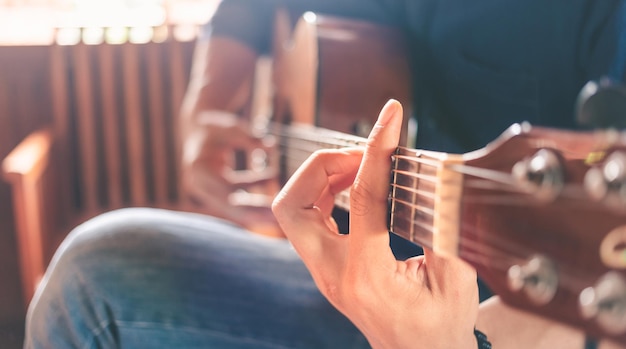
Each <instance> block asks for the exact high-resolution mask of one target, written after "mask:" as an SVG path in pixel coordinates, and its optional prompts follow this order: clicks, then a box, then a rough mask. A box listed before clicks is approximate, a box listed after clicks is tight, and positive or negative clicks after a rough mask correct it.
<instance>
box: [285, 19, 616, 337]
mask: <svg viewBox="0 0 626 349" xmlns="http://www.w3.org/2000/svg"><path fill="white" fill-rule="evenodd" d="M308 16H309V18H307V15H305V16H304V18H303V19H302V20H301V21H300V22H298V24H297V25H296V26H295V30H294V31H293V33H294V34H293V35H292V36H290V35H286V34H284V33H283V34H280V33H279V34H277V37H278V38H279V40H278V42H279V43H278V44H277V50H278V52H277V57H278V59H277V62H278V63H277V66H276V68H275V71H276V72H278V73H281V74H280V75H281V77H279V78H276V86H277V91H276V96H277V101H276V104H275V111H277V112H276V115H277V119H276V120H275V121H277V124H276V126H275V127H273V131H274V132H275V133H276V134H277V135H278V136H279V137H280V139H281V142H280V143H281V147H282V150H283V152H282V153H283V155H282V161H281V163H282V164H283V170H284V172H285V175H286V176H287V175H289V174H290V173H292V172H293V171H294V170H295V169H296V168H297V167H298V166H299V165H300V164H301V162H302V161H303V160H304V159H305V158H306V157H307V156H308V155H309V154H311V153H312V152H313V151H315V150H317V149H322V148H339V147H348V146H359V145H363V144H364V138H361V137H359V136H355V135H353V133H354V131H356V130H358V129H361V128H362V127H361V126H363V125H367V123H368V122H373V121H372V120H373V119H374V118H375V116H376V115H378V111H379V109H380V106H382V105H383V104H384V102H385V101H386V100H387V99H388V98H390V97H395V98H401V99H404V104H405V105H409V103H408V102H407V101H408V99H409V96H410V86H409V84H408V80H409V75H408V65H406V61H404V60H402V58H401V57H406V56H401V55H403V54H405V52H403V48H402V41H401V40H397V39H394V40H392V39H391V38H393V37H396V38H398V36H397V33H396V32H394V31H393V29H391V28H385V27H382V28H380V27H379V26H372V25H370V24H366V23H362V22H357V21H343V20H342V21H338V20H334V19H332V18H329V17H320V16H314V15H312V14H310V15H308ZM283 24H284V23H283ZM277 27H278V28H280V24H279V25H278V26H277ZM282 28H283V29H282V30H283V31H284V32H289V33H291V27H290V26H289V25H284V26H283V27H282ZM279 32H280V30H279ZM363 33H365V34H363ZM373 33H376V34H373ZM381 39H382V40H381ZM337 40H339V42H340V43H342V45H343V46H342V45H339V44H337ZM351 40H355V41H351ZM348 41H350V42H352V43H354V42H360V44H362V45H365V46H363V47H365V49H364V50H366V51H367V50H372V52H374V53H371V54H370V57H371V56H375V55H376V52H378V53H381V54H382V53H385V54H382V55H381V56H380V60H379V61H378V62H377V63H376V64H379V65H382V66H381V67H379V68H378V69H380V70H381V71H383V72H384V73H382V74H383V75H384V74H388V75H385V76H386V77H385V79H387V78H391V79H396V78H397V79H399V80H398V81H401V82H402V81H404V82H402V83H396V84H394V83H392V84H390V85H391V86H395V87H396V88H398V86H400V88H398V90H395V91H392V90H384V91H378V94H376V95H372V93H373V92H367V93H369V94H365V92H363V93H364V94H363V96H365V97H362V99H361V100H362V101H363V102H364V103H363V104H368V105H370V106H369V107H368V108H369V109H367V108H364V107H363V104H361V105H360V106H358V107H357V108H363V109H360V110H358V111H357V112H356V113H352V114H351V113H348V112H347V110H348V108H347V107H343V109H342V108H339V112H337V108H335V109H333V108H330V107H328V105H330V104H332V103H338V102H328V101H327V100H325V99H324V97H320V94H319V93H321V94H323V95H324V93H325V92H324V89H325V88H329V89H333V88H334V89H335V91H337V89H339V90H341V89H340V88H339V87H329V86H328V85H324V84H326V82H325V81H324V79H325V78H327V77H328V76H329V75H328V74H331V75H332V74H334V77H336V78H339V80H340V81H343V82H346V81H345V80H341V78H342V76H349V75H350V74H353V73H350V72H347V71H345V69H349V68H346V67H345V66H344V67H343V68H341V67H334V68H333V69H335V70H334V73H330V72H328V71H323V70H324V68H326V67H324V66H323V64H324V57H328V56H327V55H329V54H331V53H330V51H333V53H332V54H335V55H337V54H338V53H337V51H336V50H337V49H338V48H342V49H344V50H345V49H348V47H349V46H350V45H348ZM331 42H332V44H331ZM363 42H369V43H368V44H363ZM333 45H334V46H333ZM367 45H370V46H367ZM331 47H332V50H329V51H325V50H326V49H329V48H331ZM368 47H369V48H368ZM355 50H357V51H358V50H363V48H361V49H358V48H355ZM377 50H378V51H377ZM302 52H304V53H302ZM357 54H358V55H360V54H363V51H361V52H360V53H357ZM345 55H346V56H345V57H346V61H347V62H351V61H352V60H351V59H350V58H349V57H350V53H347V54H345ZM389 57H393V58H392V59H391V61H390V60H389V59H388V58H389ZM335 58H337V57H335ZM336 61H337V60H335V62H336ZM385 62H386V63H385ZM358 64H361V63H358ZM297 66H300V68H297ZM328 68H329V69H330V67H328ZM352 68H353V67H352ZM298 69H300V70H298ZM342 69H344V71H342ZM356 69H357V71H358V69H364V68H363V67H360V68H356ZM372 69H373V68H372ZM342 74H343V75H342ZM357 75H358V74H357ZM285 76H291V77H294V78H293V79H286V78H284V77H285ZM361 77H362V78H363V77H364V76H361ZM365 78H366V79H367V77H365ZM371 78H372V79H374V80H377V79H378V78H379V77H378V75H376V73H373V76H371ZM335 80H336V79H335ZM372 83H373V84H375V85H373V86H388V85H387V84H384V83H381V82H377V81H374V82H372ZM360 84H364V83H362V82H359V83H358V84H357V85H360ZM342 88H345V86H344V87H342ZM368 90H372V89H371V88H369V89H368ZM373 90H376V89H375V88H374V89H373ZM295 91H299V92H297V93H296V92H295ZM316 91H318V92H316ZM348 92H349V91H343V92H342V93H344V96H345V93H348ZM356 93H362V92H361V91H357V92H356ZM324 96H329V95H328V94H325V95H324ZM337 97H338V98H337V99H341V97H339V96H337ZM352 100H354V99H352ZM357 100H359V99H357ZM324 103H328V104H324ZM366 109H367V110H366ZM333 110H334V111H333ZM625 112H626V111H625ZM333 113H334V114H333ZM363 115H368V116H369V117H370V118H369V119H365V120H361V119H360V118H361V117H363ZM329 125H334V126H337V125H339V130H337V129H335V130H330V129H329V128H330V127H328V126H329ZM363 128H367V127H363ZM390 171H391V178H392V181H391V183H390V191H389V203H390V212H389V230H390V231H391V232H392V233H395V234H397V235H399V236H401V237H403V238H405V239H407V240H409V241H412V242H415V243H417V244H419V245H421V246H423V247H424V248H428V249H432V250H434V251H435V252H437V253H445V254H450V255H454V256H458V257H459V258H461V259H463V260H465V261H467V262H468V263H469V264H471V265H472V266H473V267H474V268H476V270H477V271H478V274H479V276H480V277H481V278H482V279H483V280H485V282H486V283H487V284H488V285H489V286H490V288H491V289H492V290H493V291H494V292H495V293H496V294H498V295H499V296H500V297H501V298H502V299H503V300H504V301H505V302H506V303H508V304H510V305H512V306H514V307H517V308H520V309H523V310H526V311H529V312H532V313H535V314H538V315H541V316H544V317H547V318H550V319H554V320H556V321H559V322H562V323H565V324H569V325H572V326H575V327H577V328H580V329H582V330H584V331H585V332H586V333H588V334H589V335H592V336H596V337H608V338H611V339H613V340H616V341H617V342H619V343H626V133H620V132H617V131H611V130H606V131H588V132H583V131H580V132H574V131H564V130H556V129H549V128H541V127H533V126H531V125H529V124H516V125H512V126H511V127H510V128H509V129H508V130H506V131H505V132H504V133H503V134H502V135H501V136H500V137H499V138H497V139H496V140H494V141H493V142H491V143H490V144H488V145H487V146H486V147H484V148H483V149H480V150H477V151H474V152H470V153H467V154H446V153H440V152H433V151H423V150H416V149H411V148H409V147H399V148H398V149H397V151H396V153H395V155H394V156H393V166H392V168H391V169H390ZM337 205H338V206H340V207H343V208H345V209H347V210H349V202H348V199H347V194H346V193H342V195H339V196H338V198H337Z"/></svg>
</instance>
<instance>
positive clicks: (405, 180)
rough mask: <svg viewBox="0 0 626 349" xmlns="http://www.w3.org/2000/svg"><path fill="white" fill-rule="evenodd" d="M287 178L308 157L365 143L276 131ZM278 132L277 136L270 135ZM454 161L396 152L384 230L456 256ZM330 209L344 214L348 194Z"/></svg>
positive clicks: (302, 130) (290, 129) (301, 130)
mask: <svg viewBox="0 0 626 349" xmlns="http://www.w3.org/2000/svg"><path fill="white" fill-rule="evenodd" d="M274 130H275V131H274V133H275V134H277V135H279V136H280V137H281V139H282V142H281V145H282V147H283V149H282V150H283V151H282V153H283V157H284V160H285V168H286V174H287V176H290V175H291V174H293V172H295V170H296V169H297V168H298V167H299V166H300V164H302V162H303V161H304V160H305V159H306V157H308V156H309V155H311V154H312V153H313V152H314V151H316V150H320V149H338V148H345V147H363V146H365V142H366V139H364V138H361V137H356V136H352V135H348V134H344V133H341V132H336V131H331V130H326V129H322V128H318V127H314V126H310V125H290V126H284V125H280V126H277V127H275V128H274ZM276 130H278V131H276ZM459 162H460V156H457V155H450V154H445V153H440V152H433V151H418V150H413V149H408V148H404V147H398V149H397V150H396V152H395V154H394V155H393V159H392V168H391V169H390V192H389V195H390V196H389V200H390V212H389V213H390V219H389V230H390V231H391V232H392V233H394V234H397V235H399V236H401V237H403V238H405V239H406V240H409V241H411V242H414V243H417V244H419V245H421V246H423V247H426V248H430V249H433V250H434V251H436V252H439V253H452V254H454V255H456V254H457V253H458V242H459V231H460V230H459V225H460V218H459V215H460V207H459V205H460V199H461V187H462V185H461V180H462V175H461V174H460V173H459V172H457V171H453V170H450V168H449V167H450V166H451V165H454V164H458V163H459ZM335 205H336V206H337V207H339V208H341V209H344V210H346V211H349V210H350V191H349V189H346V190H344V191H342V192H341V193H339V194H337V196H336V198H335Z"/></svg>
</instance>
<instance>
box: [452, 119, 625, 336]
mask: <svg viewBox="0 0 626 349" xmlns="http://www.w3.org/2000/svg"><path fill="white" fill-rule="evenodd" d="M463 157H464V160H465V161H464V164H463V168H466V169H471V171H468V172H466V174H465V176H464V180H463V183H464V185H463V195H462V204H461V207H462V209H461V212H462V218H461V222H462V223H461V228H460V229H461V238H460V239H461V241H460V249H459V255H460V256H461V258H463V259H465V260H466V261H468V262H469V263H470V264H472V265H473V266H474V267H476V269H477V271H478V273H479V275H480V276H481V277H482V278H483V279H484V280H485V281H486V282H487V284H488V285H489V286H490V287H491V288H492V289H493V290H494V292H495V293H496V294H498V295H500V296H501V297H502V299H503V300H504V301H505V302H507V303H509V304H511V305H513V306H516V307H518V308H521V309H524V310H528V311H531V312H534V313H537V314H540V315H543V316H546V317H549V318H553V319H555V320H557V321H561V322H564V323H567V324H570V325H573V326H576V327H579V328H582V329H584V330H585V331H587V332H588V333H589V334H591V335H595V336H598V337H610V338H613V339H616V340H618V341H620V342H622V343H623V342H626V133H620V132H617V131H589V132H574V131H563V130H554V129H547V128H536V127H531V126H530V125H514V126H512V127H511V128H510V129H509V130H507V132H505V133H504V134H503V135H502V136H501V137H500V138H499V139H497V140H496V141H494V142H493V143H491V144H489V145H488V146H487V147H485V148H484V149H482V150H479V151H476V152H472V153H468V154H465V155H464V156H463Z"/></svg>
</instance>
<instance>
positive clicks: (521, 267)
mask: <svg viewBox="0 0 626 349" xmlns="http://www.w3.org/2000/svg"><path fill="white" fill-rule="evenodd" d="M507 281H508V286H509V289H510V290H511V291H514V292H519V291H522V292H523V293H524V294H526V296H527V297H528V299H529V300H530V301H532V302H533V303H535V304H537V305H544V304H547V303H549V302H550V301H551V300H552V299H553V298H554V295H555V294H556V291H557V289H558V286H559V276H558V273H557V270H556V266H555V265H554V263H553V262H552V261H551V260H550V259H548V258H547V257H545V256H542V255H535V256H532V257H531V258H529V259H528V260H527V261H525V262H524V263H523V264H516V265H513V266H511V267H510V268H509V270H508V271H507Z"/></svg>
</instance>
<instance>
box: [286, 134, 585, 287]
mask: <svg viewBox="0 0 626 349" xmlns="http://www.w3.org/2000/svg"><path fill="white" fill-rule="evenodd" d="M304 134H306V133H304ZM335 135H336V134H333V135H329V136H330V137H335ZM302 136H303V135H300V138H299V139H298V140H297V141H294V140H292V141H291V142H285V143H283V145H285V144H286V145H290V146H291V149H292V150H295V151H299V152H301V153H303V154H304V157H293V156H290V159H291V160H294V159H295V160H297V162H298V163H302V162H303V161H304V160H305V159H306V158H307V157H308V156H309V155H310V154H311V153H313V152H314V151H316V150H319V149H324V148H328V147H329V146H332V148H335V149H337V148H345V147H351V146H360V145H362V141H361V140H357V141H355V140H354V139H350V140H343V141H341V142H335V141H330V140H328V141H325V142H319V140H318V139H315V140H313V139H310V140H306V141H305V142H302V138H301V137H302ZM309 142H313V143H314V144H315V146H313V147H312V146H309V145H310V143H309ZM294 143H295V144H304V146H300V147H299V148H296V149H294V148H293V146H294ZM395 156H396V157H398V158H400V159H403V160H409V161H413V162H416V163H418V164H419V165H426V166H433V167H435V166H439V165H440V161H438V160H431V159H423V158H419V157H418V158H415V157H409V156H403V155H395ZM450 169H451V170H454V171H457V172H459V173H463V174H467V175H472V176H475V177H479V178H483V179H484V180H469V181H467V182H466V183H465V184H464V187H466V188H467V187H473V188H476V189H483V190H494V191H510V192H511V191H512V192H518V193H520V194H528V193H527V192H526V191H524V190H522V189H521V188H520V186H519V185H518V184H517V183H516V182H515V181H514V178H513V177H512V176H511V175H510V174H508V173H503V172H497V171H492V170H486V169H482V168H477V167H472V166H467V165H452V166H450ZM395 173H397V174H399V175H401V176H410V177H413V179H418V180H420V181H427V182H431V183H434V182H436V179H437V178H436V176H432V175H431V176H428V175H423V174H418V173H414V172H410V171H403V170H395ZM396 187H399V186H398V185H397V184H396ZM402 189H405V190H409V191H411V193H412V194H416V195H421V196H425V197H429V198H433V197H434V193H432V192H431V193H429V192H426V191H424V190H417V189H414V188H408V187H405V188H402ZM562 193H564V194H566V196H568V197H578V198H582V197H584V195H583V194H584V192H583V191H582V190H580V187H579V186H566V187H565V188H563V192H562ZM464 200H467V201H466V202H470V201H472V202H475V203H478V202H480V203H483V204H491V205H496V204H499V205H516V204H517V205H519V204H528V203H529V201H528V200H516V199H510V198H507V197H506V196H505V195H491V196H488V197H487V196H485V195H480V196H475V197H474V196H469V197H464ZM403 204H405V205H412V204H410V203H408V202H404V203H403ZM415 207H416V208H417V209H418V210H419V211H420V212H421V213H422V214H427V215H432V214H433V213H434V211H433V210H432V209H430V208H427V207H425V206H421V207H420V206H415ZM404 219H406V218H404ZM406 220H408V219H406ZM411 224H415V225H418V226H419V228H421V229H422V230H423V231H426V232H428V233H430V234H431V240H432V232H433V228H432V225H429V224H427V223H424V222H420V221H412V222H411ZM463 229H466V231H474V232H477V231H478V229H477V228H476V227H475V226H472V225H469V224H465V223H464V224H463ZM498 240H501V241H498ZM460 244H461V246H462V247H463V249H462V250H461V251H462V256H460V257H461V258H463V259H465V260H466V261H468V262H471V263H474V264H475V265H482V266H485V267H491V268H494V267H495V268H498V269H499V270H501V271H504V270H505V269H508V267H510V266H511V265H515V264H522V263H524V262H525V261H526V260H527V258H528V257H527V258H524V257H522V256H515V257H513V256H514V254H515V253H520V254H523V255H526V256H530V255H531V251H525V253H524V251H521V250H522V249H520V247H519V246H518V245H515V244H514V243H512V242H509V241H505V240H504V239H502V238H499V237H497V236H496V237H495V238H494V237H491V238H490V241H489V242H488V243H487V244H491V245H493V246H490V245H487V244H486V243H485V242H482V243H481V242H477V241H474V240H472V239H470V238H469V237H466V236H461V237H460ZM425 247H427V248H432V246H425ZM506 251H509V252H508V253H506ZM489 252H490V254H489V255H488V260H489V261H490V262H493V261H494V260H497V261H498V264H497V265H494V264H493V263H490V264H487V263H486V261H485V260H486V254H487V253H489ZM577 272H578V273H579V272H580V271H577ZM574 275H576V274H575V273H574V271H572V272H566V270H564V268H563V267H561V268H560V275H559V276H560V285H561V287H566V288H569V289H570V290H572V291H577V290H580V289H581V287H582V283H581V282H580V281H578V280H579V278H578V277H576V276H574Z"/></svg>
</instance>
